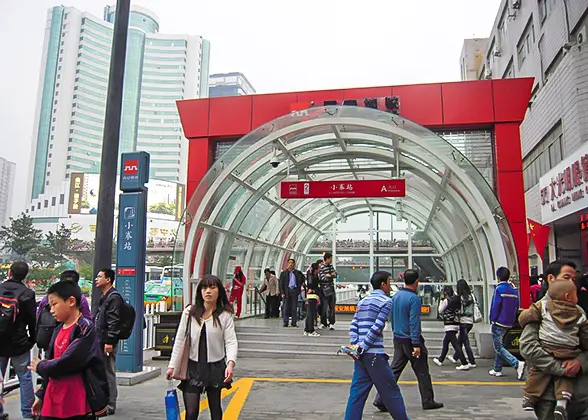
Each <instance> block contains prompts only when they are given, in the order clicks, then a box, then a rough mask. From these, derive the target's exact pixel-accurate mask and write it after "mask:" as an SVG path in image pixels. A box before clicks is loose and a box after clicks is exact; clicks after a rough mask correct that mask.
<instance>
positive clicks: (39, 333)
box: [35, 303, 57, 350]
mask: <svg viewBox="0 0 588 420" xmlns="http://www.w3.org/2000/svg"><path fill="white" fill-rule="evenodd" d="M55 328H57V321H56V320H55V318H53V315H51V307H50V306H49V304H48V303H47V304H45V305H43V307H42V308H41V311H40V312H39V315H38V316H37V327H36V330H35V338H36V340H37V347H38V348H40V349H41V350H48V349H49V345H50V344H51V337H53V331H55Z"/></svg>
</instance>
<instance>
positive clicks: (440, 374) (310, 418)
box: [6, 357, 534, 420]
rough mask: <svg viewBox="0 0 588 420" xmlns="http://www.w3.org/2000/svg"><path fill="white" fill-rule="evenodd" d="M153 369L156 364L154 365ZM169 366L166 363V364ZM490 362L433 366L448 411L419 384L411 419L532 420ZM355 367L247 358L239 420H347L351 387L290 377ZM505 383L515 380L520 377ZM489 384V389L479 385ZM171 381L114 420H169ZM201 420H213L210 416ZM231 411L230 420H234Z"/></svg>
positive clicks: (369, 414) (139, 393)
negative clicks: (433, 405) (424, 401)
mask: <svg viewBox="0 0 588 420" xmlns="http://www.w3.org/2000/svg"><path fill="white" fill-rule="evenodd" d="M150 364H151V363H150ZM160 365H161V366H162V367H164V365H163V364H160ZM488 370H489V364H488V361H481V365H480V366H479V367H478V368H476V369H474V370H472V371H470V372H457V371H455V369H454V368H453V367H452V366H449V365H448V366H443V367H441V368H439V367H437V366H432V367H431V373H432V376H433V380H434V381H435V382H438V383H439V384H437V385H435V393H436V399H437V400H438V401H441V402H443V403H444V404H445V406H446V408H444V409H442V410H435V411H432V412H431V411H429V412H425V411H423V410H422V409H421V407H420V399H419V393H418V388H417V386H416V385H412V384H404V385H401V388H402V392H403V395H404V398H405V400H406V403H407V406H408V411H409V415H410V417H411V419H432V418H452V419H496V418H500V417H508V418H509V420H511V419H517V420H519V419H532V418H534V417H533V416H532V415H528V414H526V413H524V412H523V411H522V410H521V408H520V402H521V389H520V386H518V385H491V383H496V382H498V380H497V379H496V378H492V377H490V376H489V375H488ZM351 372H352V363H351V361H350V360H348V359H347V358H343V357H342V358H340V359H334V360H311V359H309V360H280V359H275V360H267V359H248V360H246V359H243V360H241V361H240V362H239V365H238V367H237V370H236V374H237V375H238V378H259V379H260V380H255V381H254V382H253V385H252V386H251V390H250V392H249V394H248V395H247V396H246V400H245V402H244V405H243V407H242V409H241V413H240V415H239V417H238V418H239V419H243V420H270V419H272V420H273V419H281V420H288V419H292V420H294V419H296V420H298V419H305V420H319V419H320V420H341V419H342V418H343V414H344V412H345V405H346V401H347V396H348V395H349V384H348V383H312V382H297V383H294V382H286V381H287V380H288V379H289V378H303V379H318V380H324V379H342V380H348V379H349V378H350V377H351ZM507 374H508V376H506V377H504V378H502V382H507V381H511V382H512V381H514V380H515V377H514V372H513V371H511V372H507ZM263 378H283V379H284V380H285V381H283V382H282V381H275V379H274V381H264V380H263ZM401 381H414V376H413V374H412V372H411V371H410V370H407V372H405V374H404V375H403V376H402V377H401ZM449 381H460V382H464V381H468V382H475V383H474V384H466V385H448V384H441V382H449ZM477 382H483V383H484V384H478V383H477ZM167 387H168V382H167V381H166V380H165V379H164V378H163V377H160V378H158V379H155V380H152V381H149V382H147V383H144V384H141V385H138V386H134V387H120V388H119V395H120V399H119V404H118V410H117V414H116V416H113V417H112V419H113V420H116V419H121V420H122V419H125V420H126V419H145V420H146V419H158V420H162V419H165V408H164V400H163V398H164V395H165V390H166V389H167ZM237 394H238V390H237V392H236V393H235V394H233V395H232V396H228V397H226V398H225V399H223V407H225V410H232V409H233V407H231V406H230V404H231V398H235V399H238V397H237V396H236V395H237ZM371 401H372V399H371V397H370V399H369V400H368V404H366V408H365V411H364V419H385V418H390V417H389V415H387V414H380V413H376V412H375V409H374V408H373V407H372V406H371ZM6 409H7V412H8V413H10V414H11V419H20V413H19V400H18V395H16V394H15V395H12V396H10V397H9V399H8V401H7V405H6ZM200 418H201V419H203V420H207V419H210V416H209V414H208V412H207V411H204V412H203V413H202V415H201V416H200ZM234 418H235V417H234V416H230V414H229V413H228V412H227V415H225V419H227V420H231V419H234Z"/></svg>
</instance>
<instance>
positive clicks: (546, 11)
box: [539, 0, 551, 23]
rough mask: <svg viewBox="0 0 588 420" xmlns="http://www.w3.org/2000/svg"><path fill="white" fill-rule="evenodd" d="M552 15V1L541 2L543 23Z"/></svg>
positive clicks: (543, 0) (541, 0) (540, 16)
mask: <svg viewBox="0 0 588 420" xmlns="http://www.w3.org/2000/svg"><path fill="white" fill-rule="evenodd" d="M550 14H551V0H539V19H541V23H543V22H545V19H547V17H548V16H549V15H550Z"/></svg>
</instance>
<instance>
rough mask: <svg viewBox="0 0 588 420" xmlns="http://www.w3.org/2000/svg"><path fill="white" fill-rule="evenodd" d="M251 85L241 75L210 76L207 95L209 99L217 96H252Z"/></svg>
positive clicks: (221, 74) (222, 74) (253, 91)
mask: <svg viewBox="0 0 588 420" xmlns="http://www.w3.org/2000/svg"><path fill="white" fill-rule="evenodd" d="M254 93H255V89H254V88H253V85H251V83H250V82H249V80H247V78H246V77H245V75H244V74H243V73H217V74H212V75H210V82H209V94H208V96H209V97H211V98H216V97H219V96H239V95H252V94H254Z"/></svg>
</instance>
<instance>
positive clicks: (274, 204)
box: [229, 173, 320, 232]
mask: <svg viewBox="0 0 588 420" xmlns="http://www.w3.org/2000/svg"><path fill="white" fill-rule="evenodd" d="M229 178H231V179H232V180H233V181H235V182H237V183H238V184H239V185H241V186H242V187H244V188H246V189H248V190H249V191H251V192H252V193H257V192H258V190H257V189H256V188H255V187H253V186H252V185H250V184H248V183H247V182H245V181H243V180H242V179H241V178H239V177H237V176H235V175H234V174H232V173H231V174H230V175H229ZM262 199H263V200H265V201H267V202H268V203H270V204H271V205H273V206H274V207H276V208H278V209H280V210H281V211H283V212H284V213H286V214H287V215H289V216H290V217H293V218H294V219H296V220H298V221H299V222H300V223H304V224H305V225H307V226H309V227H310V228H311V229H314V230H316V231H318V232H320V231H319V230H318V229H317V228H316V227H315V226H314V225H312V224H310V223H308V222H307V221H306V220H304V219H302V218H301V217H300V216H298V215H297V214H296V213H293V212H292V211H291V210H289V209H287V208H286V207H284V206H283V205H281V204H280V203H278V202H277V201H276V200H274V199H273V198H271V197H268V196H267V195H265V194H264V195H263V196H262Z"/></svg>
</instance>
